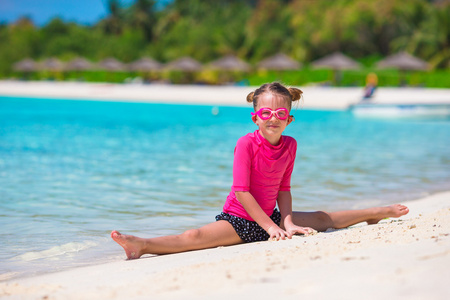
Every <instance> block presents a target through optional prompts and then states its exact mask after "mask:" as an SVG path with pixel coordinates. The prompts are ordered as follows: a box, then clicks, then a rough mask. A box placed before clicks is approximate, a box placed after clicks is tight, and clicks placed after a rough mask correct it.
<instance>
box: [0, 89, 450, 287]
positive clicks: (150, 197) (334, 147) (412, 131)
mask: <svg viewBox="0 0 450 300" xmlns="http://www.w3.org/2000/svg"><path fill="white" fill-rule="evenodd" d="M250 112H251V108H250V107H213V106H199V105H168V104H148V103H120V102H98V101H72V100H51V99H27V98H8V97H0V228H1V234H0V244H1V245H2V247H0V280H2V279H3V280H4V279H8V278H14V277H19V276H30V275H33V274H38V273H44V272H53V271H57V270H63V269H67V268H73V267H77V266H83V265H88V264H98V263H104V262H108V261H114V260H120V259H124V258H125V255H124V253H123V251H122V249H121V248H120V247H119V246H118V245H116V244H115V243H114V242H112V241H111V239H110V238H109V233H110V232H111V230H113V229H117V230H120V231H123V232H125V233H131V234H137V235H140V236H144V237H151V236H157V235H165V234H174V233H179V232H181V231H183V230H185V229H188V228H193V227H198V226H201V225H203V224H205V223H208V222H212V221H214V216H215V215H216V214H218V213H219V212H220V210H221V207H222V205H223V203H224V200H225V198H226V196H227V194H228V193H229V190H230V186H231V183H232V161H233V150H234V146H235V143H236V140H237V139H238V138H239V137H240V136H242V135H245V134H246V133H248V132H252V131H254V130H255V129H256V126H255V125H254V124H253V123H252V121H251V119H250ZM293 114H294V115H295V117H296V121H295V122H294V123H292V124H291V125H289V126H288V128H287V130H286V132H285V134H287V135H290V136H293V137H294V138H295V139H296V140H297V141H298V145H299V147H298V153H297V160H296V165H295V169H294V173H293V177H292V194H293V197H294V203H293V206H294V209H296V210H315V209H325V210H338V209H346V208H362V207H366V206H372V205H383V204H389V203H393V202H400V201H404V200H411V199H415V198H420V197H423V196H426V195H428V194H430V193H434V192H438V191H443V190H449V189H450V120H448V119H440V120H404V121H396V120H380V119H378V120H374V119H372V120H370V119H358V118H355V117H354V116H353V115H352V114H351V113H350V112H347V111H312V110H302V109H297V110H294V111H293Z"/></svg>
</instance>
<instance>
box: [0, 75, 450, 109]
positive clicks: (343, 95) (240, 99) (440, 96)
mask: <svg viewBox="0 0 450 300" xmlns="http://www.w3.org/2000/svg"><path fill="white" fill-rule="evenodd" d="M255 88H256V87H251V86H232V85H230V86H207V85H171V84H109V83H84V82H51V81H0V95H3V96H17V97H46V98H47V97H50V98H69V99H80V100H106V101H132V102H156V103H184V104H206V105H232V106H244V105H247V106H248V104H247V103H246V102H245V97H246V95H247V94H248V93H249V92H251V91H253V90H254V89H255ZM299 88H301V89H302V90H303V92H304V101H303V104H302V105H301V106H302V107H303V108H307V109H346V108H347V107H348V106H349V105H351V104H355V103H358V102H359V101H360V100H361V98H362V96H363V89H362V88H361V87H319V86H311V87H310V86H306V87H299ZM372 101H374V102H377V103H407V104H410V103H447V104H448V103H450V89H429V88H416V87H401V88H378V89H377V91H376V92H375V94H374V97H373V99H372Z"/></svg>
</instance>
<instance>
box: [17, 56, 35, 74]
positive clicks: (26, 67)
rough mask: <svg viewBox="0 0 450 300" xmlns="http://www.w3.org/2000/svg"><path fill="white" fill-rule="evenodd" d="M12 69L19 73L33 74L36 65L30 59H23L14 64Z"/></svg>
mask: <svg viewBox="0 0 450 300" xmlns="http://www.w3.org/2000/svg"><path fill="white" fill-rule="evenodd" d="M13 69H14V70H15V71H21V72H33V71H36V70H37V69H38V65H37V63H36V62H35V61H34V60H32V59H31V58H25V59H23V60H21V61H19V62H16V63H15V64H14V65H13Z"/></svg>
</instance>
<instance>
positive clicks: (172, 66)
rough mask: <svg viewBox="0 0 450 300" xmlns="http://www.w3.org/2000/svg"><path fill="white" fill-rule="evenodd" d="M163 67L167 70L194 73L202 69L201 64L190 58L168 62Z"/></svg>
mask: <svg viewBox="0 0 450 300" xmlns="http://www.w3.org/2000/svg"><path fill="white" fill-rule="evenodd" d="M165 67H166V68H167V69H168V70H175V71H183V72H196V71H200V70H201V69H202V64H201V63H200V62H198V61H196V60H195V59H193V58H191V57H188V56H185V57H181V58H178V59H176V60H174V61H172V62H169V63H168V64H167V65H166V66H165Z"/></svg>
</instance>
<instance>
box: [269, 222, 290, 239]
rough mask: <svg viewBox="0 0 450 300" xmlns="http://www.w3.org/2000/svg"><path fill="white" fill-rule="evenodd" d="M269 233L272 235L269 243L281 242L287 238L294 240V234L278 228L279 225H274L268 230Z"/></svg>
mask: <svg viewBox="0 0 450 300" xmlns="http://www.w3.org/2000/svg"><path fill="white" fill-rule="evenodd" d="M267 233H268V234H269V235H270V237H269V241H279V240H280V239H282V240H285V239H286V238H288V239H290V238H292V234H289V232H288V231H285V230H283V229H281V228H280V227H278V226H277V225H272V226H270V227H269V229H267Z"/></svg>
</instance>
